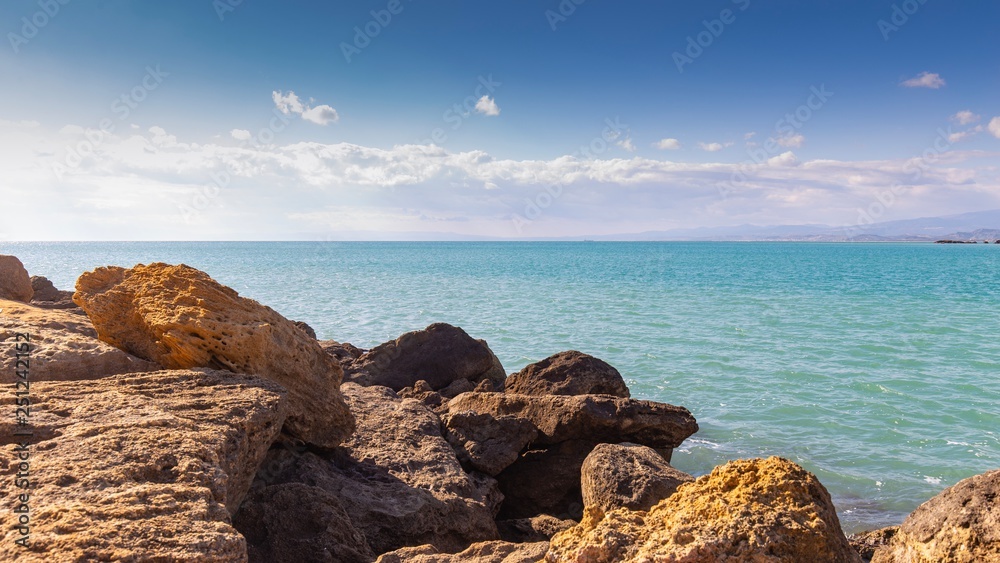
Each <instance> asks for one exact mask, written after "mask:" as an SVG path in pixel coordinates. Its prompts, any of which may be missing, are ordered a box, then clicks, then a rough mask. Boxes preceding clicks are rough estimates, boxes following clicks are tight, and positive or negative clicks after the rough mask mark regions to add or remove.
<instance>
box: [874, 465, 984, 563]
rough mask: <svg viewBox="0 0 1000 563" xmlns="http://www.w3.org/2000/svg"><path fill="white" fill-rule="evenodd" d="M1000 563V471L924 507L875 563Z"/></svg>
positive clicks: (953, 489)
mask: <svg viewBox="0 0 1000 563" xmlns="http://www.w3.org/2000/svg"><path fill="white" fill-rule="evenodd" d="M932 561H934V562H937V561H949V562H955V563H972V562H973V561H976V562H979V561H1000V470H997V471H990V472H989V473H983V474H981V475H976V476H975V477H970V478H968V479H964V480H962V481H959V482H958V483H956V484H955V485H954V486H952V487H949V488H947V489H945V490H944V491H942V492H941V493H940V494H938V495H937V496H935V497H934V498H932V499H930V500H929V501H927V502H925V503H924V504H921V505H920V506H919V507H917V509H916V510H914V511H913V512H912V513H911V514H910V515H909V516H907V518H906V520H904V521H903V524H902V525H901V526H900V527H899V532H897V533H896V535H895V536H894V537H893V538H892V541H891V542H890V543H889V545H888V546H886V547H883V548H881V549H879V550H877V551H876V552H875V556H874V557H873V558H872V563H930V562H932Z"/></svg>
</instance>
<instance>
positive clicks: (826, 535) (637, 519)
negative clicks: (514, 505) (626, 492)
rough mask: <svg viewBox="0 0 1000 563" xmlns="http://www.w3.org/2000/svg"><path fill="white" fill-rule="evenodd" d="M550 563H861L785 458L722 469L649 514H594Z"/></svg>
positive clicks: (558, 546)
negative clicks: (737, 562) (733, 562)
mask: <svg viewBox="0 0 1000 563" xmlns="http://www.w3.org/2000/svg"><path fill="white" fill-rule="evenodd" d="M545 561H548V562H550V563H555V562H559V563H570V562H572V563H584V562H587V563H590V562H608V563H610V562H612V561H614V562H622V563H638V562H640V561H684V562H686V563H716V562H718V561H754V562H757V563H765V562H775V563H778V562H782V563H784V562H791V561H795V562H798V561H808V562H814V563H826V562H829V563H859V562H860V558H859V556H858V554H857V553H855V552H854V550H852V549H851V546H850V545H849V544H848V542H847V538H846V537H844V533H843V531H842V530H841V528H840V521H839V520H838V519H837V513H836V510H835V509H834V507H833V503H832V502H831V501H830V494H829V493H828V492H827V491H826V489H825V488H824V487H823V485H822V484H820V482H819V480H817V479H816V477H815V476H814V475H812V474H811V473H809V472H807V471H806V470H804V469H802V468H801V467H799V466H798V465H796V464H794V463H792V462H791V461H788V460H785V459H781V458H776V457H772V458H768V459H751V460H737V461H732V462H730V463H727V464H726V465H723V466H720V467H717V468H715V470H714V471H712V473H711V474H709V475H705V476H703V477H701V478H699V479H698V480H696V481H695V482H693V483H687V484H684V485H682V486H681V487H680V488H679V489H678V490H677V492H676V493H674V494H673V495H671V496H670V497H668V498H666V499H665V500H663V501H661V502H660V503H659V504H657V505H656V506H654V507H653V508H652V510H650V511H649V512H644V511H632V510H628V509H624V508H623V509H618V510H613V511H611V512H608V513H604V514H602V513H601V512H600V511H599V510H589V511H588V512H587V516H586V517H585V518H584V521H583V522H581V523H580V525H579V526H576V527H574V528H571V529H569V530H567V531H565V532H562V533H560V534H557V535H556V536H555V537H554V538H552V542H551V548H550V549H549V552H548V553H547V554H546V556H545Z"/></svg>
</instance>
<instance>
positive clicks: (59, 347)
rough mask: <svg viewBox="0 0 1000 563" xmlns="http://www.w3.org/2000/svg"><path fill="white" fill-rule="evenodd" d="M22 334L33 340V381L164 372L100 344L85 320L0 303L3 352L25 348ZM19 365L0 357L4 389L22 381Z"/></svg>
mask: <svg viewBox="0 0 1000 563" xmlns="http://www.w3.org/2000/svg"><path fill="white" fill-rule="evenodd" d="M18 334H27V335H28V336H29V337H30V342H29V344H30V346H31V348H30V350H31V356H30V358H29V359H28V368H29V369H28V374H29V377H30V380H31V381H70V380H79V379H99V378H101V377H107V376H109V375H115V374H119V373H135V372H147V371H157V370H161V369H163V368H162V367H161V366H159V365H158V364H155V363H153V362H147V361H146V360H141V359H139V358H136V357H135V356H132V355H130V354H127V353H125V352H123V351H121V350H119V349H118V348H115V347H114V346H109V345H107V344H105V343H103V342H101V341H100V340H98V339H97V332H96V331H95V330H94V329H93V327H92V326H90V321H89V320H88V319H87V317H85V316H80V315H74V314H72V313H68V312H65V311H56V310H47V309H41V308H38V307H35V306H34V305H33V304H31V305H28V304H24V303H19V302H15V301H4V300H0V349H2V350H14V346H15V344H17V343H19V342H21V340H19V339H18V336H17V335H18ZM15 341H18V342H15ZM17 360H18V358H17V357H16V356H15V355H14V354H13V353H10V354H0V383H13V382H14V381H15V380H16V379H17V371H18V369H17V368H18V366H15V363H16V362H17Z"/></svg>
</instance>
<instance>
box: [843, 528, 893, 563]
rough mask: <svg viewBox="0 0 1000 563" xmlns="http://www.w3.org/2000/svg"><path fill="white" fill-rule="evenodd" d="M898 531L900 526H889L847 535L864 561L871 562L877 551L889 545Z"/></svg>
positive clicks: (849, 541)
mask: <svg viewBox="0 0 1000 563" xmlns="http://www.w3.org/2000/svg"><path fill="white" fill-rule="evenodd" d="M898 531H899V526H889V527H888V528H879V529H878V530H870V531H868V532H861V533H858V534H851V535H849V536H847V541H848V543H850V544H851V547H853V548H854V551H857V552H858V555H860V556H861V560H862V561H864V562H865V563H870V562H871V560H872V557H873V556H874V555H875V552H876V551H878V550H879V548H881V547H882V546H885V545H889V542H891V541H892V538H893V536H895V535H896V532H898Z"/></svg>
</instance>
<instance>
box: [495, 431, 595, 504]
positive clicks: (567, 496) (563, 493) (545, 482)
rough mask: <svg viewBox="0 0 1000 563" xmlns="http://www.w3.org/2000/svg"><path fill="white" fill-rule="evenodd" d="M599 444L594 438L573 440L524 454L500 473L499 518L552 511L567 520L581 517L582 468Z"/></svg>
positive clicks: (498, 478) (498, 477)
mask: <svg viewBox="0 0 1000 563" xmlns="http://www.w3.org/2000/svg"><path fill="white" fill-rule="evenodd" d="M596 445H597V444H595V443H594V442H591V441H590V440H569V441H566V442H562V443H560V444H556V445H553V446H547V447H544V448H537V449H529V450H528V451H527V452H525V453H524V454H522V455H521V458H520V459H518V460H517V462H516V463H514V464H512V465H511V466H510V467H508V468H507V469H505V470H503V471H502V472H501V473H500V474H499V475H497V481H498V482H499V483H500V492H502V493H503V495H504V502H503V505H502V506H501V507H500V514H499V518H501V519H504V520H510V519H520V518H531V517H534V516H537V515H540V514H551V515H553V516H555V517H557V518H559V519H563V520H565V519H573V520H579V519H580V518H581V517H582V516H583V496H582V495H581V491H580V474H581V469H582V467H583V461H584V460H585V459H587V455H588V454H590V452H591V451H592V450H593V449H594V446H596Z"/></svg>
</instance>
